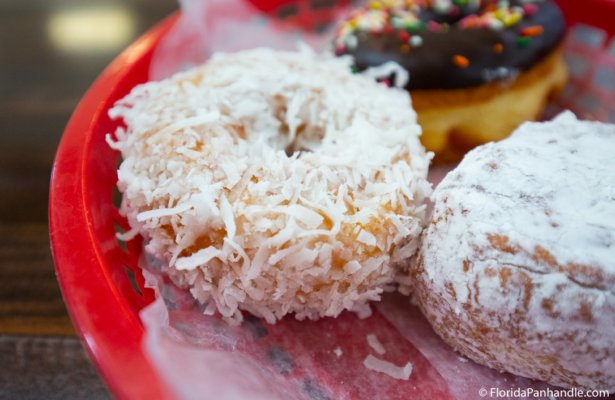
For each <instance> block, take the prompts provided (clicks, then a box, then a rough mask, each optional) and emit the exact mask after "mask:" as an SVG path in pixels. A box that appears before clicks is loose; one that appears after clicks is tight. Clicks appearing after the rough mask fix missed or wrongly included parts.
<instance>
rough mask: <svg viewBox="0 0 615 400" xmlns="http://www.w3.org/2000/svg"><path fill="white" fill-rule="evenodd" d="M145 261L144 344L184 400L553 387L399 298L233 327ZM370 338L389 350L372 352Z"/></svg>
mask: <svg viewBox="0 0 615 400" xmlns="http://www.w3.org/2000/svg"><path fill="white" fill-rule="evenodd" d="M442 172H443V171H441V170H439V169H434V170H433V172H432V177H433V178H436V177H437V178H436V179H438V180H439V178H440V177H441V176H442V175H443V173H442ZM146 258H147V257H146V256H143V257H142V260H143V261H142V266H143V267H144V275H145V278H146V282H147V285H148V286H149V287H152V288H154V289H155V291H156V292H157V296H156V297H157V300H156V301H155V302H154V303H153V304H151V305H149V306H148V307H146V308H145V309H144V310H143V311H142V313H141V318H142V320H143V322H144V324H145V328H146V333H145V339H144V343H143V346H144V349H145V352H146V354H147V355H148V357H149V358H150V359H151V362H152V363H153V365H154V366H155V367H156V369H157V371H158V372H159V375H160V377H161V379H164V380H165V382H166V383H167V384H168V385H169V387H170V388H171V389H172V391H173V392H174V393H175V395H176V396H177V398H181V399H216V400H227V399H228V400H235V399H285V400H286V399H297V400H299V399H301V400H304V399H305V400H325V399H331V400H337V399H353V400H355V399H356V400H363V399H365V400H367V399H369V400H373V399H392V400H395V399H429V400H440V399H475V398H480V397H481V396H480V393H481V392H480V390H481V389H483V388H484V389H485V390H488V391H491V390H492V389H491V388H493V390H497V389H499V390H500V391H502V390H507V389H514V388H522V389H528V388H532V389H534V390H540V389H547V388H549V386H548V385H546V384H544V383H541V382H536V381H532V380H530V379H526V378H522V377H517V376H513V375H511V374H506V373H500V372H498V371H496V370H492V369H490V368H487V367H483V366H480V365H477V364H475V363H473V362H472V361H470V360H467V359H465V358H463V357H461V356H459V355H458V354H457V353H455V351H453V350H452V349H451V348H450V347H449V346H447V345H446V344H445V343H444V342H443V341H442V340H441V339H440V338H439V337H438V336H437V335H436V334H435V333H434V332H433V331H432V329H431V327H430V326H429V324H428V323H427V321H426V320H425V319H424V317H423V316H422V315H421V313H420V311H419V309H418V308H417V307H415V306H414V305H412V304H411V303H410V300H409V298H408V297H405V296H402V295H400V294H393V293H389V294H386V295H385V296H384V299H383V301H382V302H380V303H376V304H373V305H372V310H373V312H372V315H371V316H370V317H368V318H365V319H360V318H359V317H358V316H357V315H356V314H354V313H351V312H345V313H342V315H340V316H339V317H338V318H323V319H320V320H318V321H297V320H295V319H294V318H293V316H288V317H286V318H284V319H283V320H282V321H280V322H278V323H277V324H275V325H269V324H267V323H266V322H265V321H263V320H260V319H258V318H255V317H252V316H248V315H246V318H245V321H244V323H243V324H242V325H241V326H238V327H232V326H229V325H227V324H226V323H225V322H224V321H223V320H222V319H220V318H219V317H216V316H205V315H203V313H202V311H203V310H204V307H203V305H200V304H198V303H197V302H196V301H195V300H194V299H193V298H192V296H191V295H190V294H189V293H188V292H187V291H184V290H181V289H180V288H177V287H176V286H175V285H173V283H172V282H170V281H169V279H168V278H166V277H165V276H164V274H163V273H162V270H163V268H162V267H161V264H160V263H159V262H157V261H156V260H152V259H148V260H146ZM368 335H374V336H375V337H376V338H377V340H378V341H379V342H380V343H381V344H382V346H383V347H384V349H385V353H384V354H378V353H377V352H376V351H375V350H374V349H373V348H372V347H370V345H369V344H368V342H367V336H368ZM368 355H372V356H374V357H377V358H379V359H381V360H384V361H388V362H391V363H393V364H395V365H397V366H404V365H406V363H411V364H412V374H411V375H410V378H409V379H408V380H398V379H394V378H392V377H390V376H388V375H385V374H383V373H380V372H376V371H372V370H369V369H367V368H366V367H365V366H364V365H363V361H364V360H365V359H366V358H367V356H368ZM552 389H553V388H552ZM499 398H504V399H506V398H514V397H506V396H499ZM532 398H544V397H532Z"/></svg>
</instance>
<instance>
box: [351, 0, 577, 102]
mask: <svg viewBox="0 0 615 400" xmlns="http://www.w3.org/2000/svg"><path fill="white" fill-rule="evenodd" d="M509 3H510V6H511V7H514V6H522V5H523V4H526V3H527V1H519V0H517V1H515V0H512V1H510V2H509ZM533 4H534V5H535V6H537V8H538V11H537V12H535V13H533V14H532V15H525V16H524V17H523V19H522V20H521V21H520V22H519V23H517V24H515V25H513V26H510V27H508V28H501V29H490V28H487V27H485V28H465V29H464V28H461V27H459V26H457V25H456V22H457V21H459V20H461V19H462V18H463V17H465V16H467V15H468V9H467V8H462V9H461V12H460V13H459V14H457V15H456V16H451V15H446V14H439V13H436V12H434V11H433V10H431V9H426V8H424V9H422V10H421V12H420V13H419V15H418V16H419V18H420V19H421V20H422V21H425V22H427V21H435V22H438V23H447V24H449V30H448V32H439V31H433V30H430V29H428V28H426V27H424V28H422V29H420V30H418V31H417V32H414V33H412V35H416V36H419V37H420V38H421V39H422V43H421V45H420V46H408V47H407V48H406V51H407V54H404V52H402V50H401V44H402V43H403V42H401V41H400V37H399V30H397V29H395V30H392V31H389V32H388V33H387V32H385V31H382V32H376V33H375V32H370V31H357V32H356V33H355V36H356V38H357V39H358V40H357V44H356V46H354V48H347V49H345V50H344V51H343V54H350V55H352V56H353V57H354V59H355V64H356V66H357V67H358V69H359V70H363V69H366V68H368V67H372V66H378V65H381V64H383V63H385V62H387V61H395V62H397V63H398V64H400V65H401V66H402V67H403V68H405V69H406V70H407V71H408V72H409V73H410V79H409V82H408V84H407V86H406V88H407V89H408V90H414V89H459V88H468V87H474V86H478V85H481V84H484V83H488V82H492V81H496V80H503V79H510V78H514V77H515V76H516V75H517V74H518V73H520V72H523V71H526V70H528V69H530V68H531V67H532V66H533V65H535V64H536V63H538V62H540V61H541V60H542V59H543V58H545V57H546V56H547V55H548V54H549V53H550V52H551V51H552V50H553V49H554V48H555V47H557V46H558V45H559V44H560V42H561V41H562V39H563V36H564V33H565V22H564V17H563V15H562V12H561V11H560V9H559V7H558V6H557V5H555V4H554V3H553V2H551V1H539V2H534V3H533ZM474 12H476V10H474ZM528 27H539V29H543V31H542V33H541V34H539V35H536V36H533V37H524V36H523V35H522V34H521V32H523V30H524V29H526V28H528ZM540 27H541V28H540ZM496 48H497V49H498V50H499V51H496V50H495V49H496ZM458 56H462V57H463V59H464V60H467V62H468V65H467V66H465V67H462V66H459V65H458V64H455V62H453V60H454V58H455V57H458Z"/></svg>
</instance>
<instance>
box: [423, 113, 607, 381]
mask: <svg viewBox="0 0 615 400" xmlns="http://www.w3.org/2000/svg"><path fill="white" fill-rule="evenodd" d="M614 152H615V125H608V124H602V123H598V122H586V121H577V120H576V118H575V117H574V115H573V114H572V113H566V114H563V115H561V116H559V117H558V118H557V119H555V120H554V121H552V122H548V123H528V124H524V125H522V126H521V128H519V129H518V130H517V131H516V132H515V133H514V134H513V135H512V136H511V137H510V138H508V139H506V140H503V141H501V142H498V143H490V144H487V145H484V146H481V147H479V148H477V149H475V150H474V151H472V152H471V153H469V154H468V155H467V156H466V157H465V158H464V160H463V161H462V162H461V164H460V165H459V166H458V167H457V168H456V169H455V170H453V171H452V172H451V173H449V174H448V175H447V176H446V178H445V179H444V180H443V181H442V182H441V183H440V185H438V187H437V188H436V190H435V191H434V195H433V199H434V202H435V205H434V213H433V216H432V221H431V223H430V225H429V226H428V227H427V228H426V229H425V232H424V239H423V242H422V245H421V251H420V256H419V260H418V262H417V263H416V264H414V265H413V267H412V268H411V270H412V273H411V274H412V276H413V277H414V279H413V281H414V282H415V285H416V286H415V292H414V294H415V296H416V299H417V301H418V303H419V305H420V307H421V309H422V310H423V312H424V314H425V315H426V317H427V319H428V320H429V321H430V323H431V325H432V326H433V328H434V330H435V331H436V332H437V333H438V334H439V335H440V336H441V337H442V338H443V339H444V341H446V342H447V343H448V344H450V345H451V346H453V347H454V348H455V349H457V350H458V351H459V352H460V353H462V354H463V355H465V356H467V357H469V358H471V359H472V360H474V361H476V362H477V363H479V364H483V365H487V366H490V367H492V368H496V369H498V370H505V371H508V372H511V373H514V374H516V375H521V376H525V377H529V378H534V379H539V380H543V381H546V382H548V383H550V384H553V385H557V386H564V387H577V388H578V387H585V388H591V389H608V390H610V391H611V392H612V391H613V390H615V330H614V329H613V326H615V290H614V289H613V288H614V287H615V223H614V222H615V201H614V196H615V190H614V188H615V175H614V174H613V170H614V169H615V161H614V159H613V153H614Z"/></svg>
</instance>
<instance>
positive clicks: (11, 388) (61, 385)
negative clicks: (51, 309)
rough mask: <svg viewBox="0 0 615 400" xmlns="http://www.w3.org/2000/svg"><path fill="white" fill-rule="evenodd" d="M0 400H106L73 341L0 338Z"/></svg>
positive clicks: (94, 374) (85, 359)
mask: <svg viewBox="0 0 615 400" xmlns="http://www.w3.org/2000/svg"><path fill="white" fill-rule="evenodd" d="M0 356H1V357H2V365H3V368H2V372H1V373H0V400H1V399H7V400H8V399H46V400H55V399H58V400H63V399H88V400H98V399H108V398H110V395H109V393H108V392H107V389H106V387H105V385H104V384H103V383H102V381H101V380H100V379H99V377H98V375H97V373H96V371H95V369H94V367H93V366H92V365H91V364H90V362H89V360H88V359H87V356H86V354H85V353H84V350H83V347H82V346H81V343H80V342H79V339H77V338H75V337H53V336H47V337H33V336H8V335H2V336H0Z"/></svg>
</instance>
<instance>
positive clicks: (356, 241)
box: [109, 49, 431, 323]
mask: <svg viewBox="0 0 615 400" xmlns="http://www.w3.org/2000/svg"><path fill="white" fill-rule="evenodd" d="M349 67H350V60H349V59H338V58H335V57H331V56H322V57H320V56H316V55H314V54H313V53H311V52H309V51H303V52H275V51H273V50H267V49H257V50H250V51H245V52H240V53H236V54H224V55H223V54H218V55H215V56H213V57H212V59H211V60H210V61H209V62H208V63H207V64H205V65H203V66H201V67H198V68H195V69H192V70H190V71H188V72H185V73H180V74H178V75H176V76H173V77H171V78H170V79H167V80H164V81H161V82H152V83H147V84H144V85H141V86H138V87H136V88H135V89H134V90H133V91H132V92H131V93H130V94H129V95H128V96H127V97H126V98H124V99H123V100H121V101H119V102H118V103H117V104H116V106H115V107H114V108H113V109H112V110H111V111H110V115H111V116H112V117H113V118H121V120H122V121H123V123H124V124H125V128H120V129H118V130H117V132H116V139H115V141H114V140H112V139H111V138H110V140H109V141H110V143H111V145H112V147H114V148H116V149H118V150H120V151H121V154H122V157H123V162H122V164H121V165H120V167H119V171H118V178H119V181H118V187H119V189H120V191H121V192H122V194H123V200H122V206H121V213H122V214H124V215H126V217H127V218H128V221H129V223H130V226H131V227H132V228H133V229H132V230H131V232H130V233H129V235H128V236H130V235H134V234H136V233H139V234H141V235H142V236H144V237H145V238H146V242H147V245H146V250H147V251H148V252H149V253H151V254H153V255H154V256H155V257H157V258H159V259H162V260H163V261H164V263H165V264H166V265H167V267H165V269H166V272H168V274H169V276H170V277H171V278H172V279H173V280H174V281H175V282H176V283H177V284H179V285H181V286H182V287H185V288H189V289H190V291H191V293H192V294H193V295H194V297H195V298H196V299H198V301H200V302H201V303H203V304H205V305H206V307H205V310H206V313H213V312H215V311H216V310H217V311H219V313H220V314H222V316H224V317H225V318H227V319H229V320H232V321H235V322H238V321H240V320H241V318H242V317H241V312H240V310H246V311H249V312H250V313H252V314H255V315H257V316H261V317H264V318H265V319H266V320H267V321H268V322H270V323H273V322H275V321H276V320H277V319H280V318H282V317H283V316H284V315H286V314H287V313H295V315H296V317H297V318H298V319H302V318H306V317H307V318H317V317H321V316H336V315H338V314H339V313H340V312H341V311H343V310H345V309H348V310H354V311H365V309H366V308H365V306H366V304H367V302H368V301H371V300H378V299H379V298H380V295H381V293H382V291H383V287H384V286H385V285H387V284H390V283H391V282H392V281H393V280H394V278H395V276H396V274H397V272H398V270H399V268H398V265H400V264H401V262H402V261H403V260H405V259H407V258H408V257H410V256H412V255H413V254H414V253H415V250H416V249H417V246H418V237H419V234H420V232H421V230H422V227H423V218H424V206H423V205H422V203H423V199H424V197H425V196H426V195H428V194H429V193H430V190H431V189H430V185H429V184H428V183H427V181H426V175H427V168H428V164H429V159H430V154H427V153H426V152H425V150H424V149H423V147H422V146H421V144H420V142H419V139H418V137H419V135H420V128H419V127H418V125H417V123H416V115H415V113H414V111H413V110H412V108H411V104H410V102H409V99H408V96H407V94H406V93H405V92H403V91H401V90H396V89H389V88H386V87H384V86H383V85H380V84H377V83H375V82H373V81H372V80H370V79H368V78H366V77H363V76H360V75H353V74H352V73H351V72H350V68H349Z"/></svg>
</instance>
